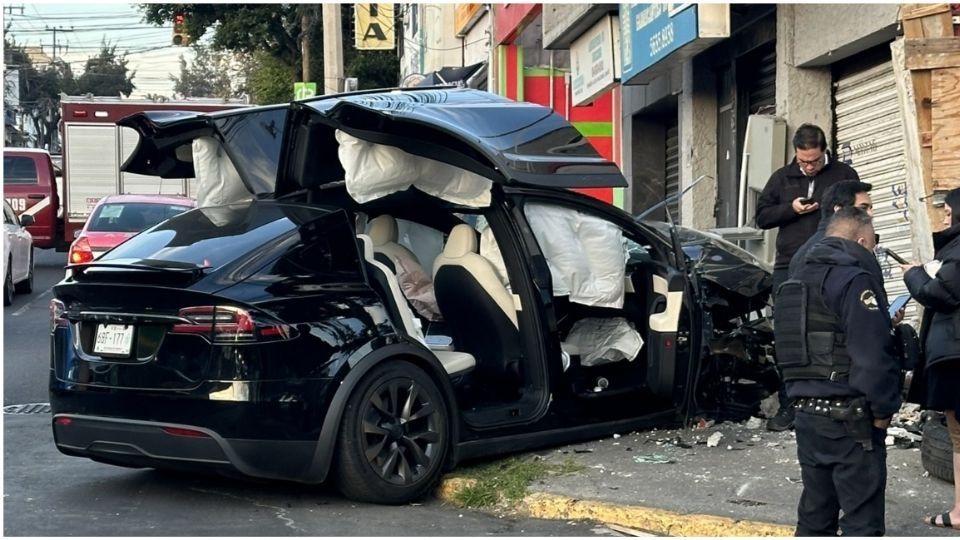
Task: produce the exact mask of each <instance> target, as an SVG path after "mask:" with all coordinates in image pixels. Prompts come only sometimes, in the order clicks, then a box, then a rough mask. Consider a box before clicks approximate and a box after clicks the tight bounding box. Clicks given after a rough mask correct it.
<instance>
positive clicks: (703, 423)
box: [693, 418, 717, 430]
mask: <svg viewBox="0 0 960 540" xmlns="http://www.w3.org/2000/svg"><path fill="white" fill-rule="evenodd" d="M716 423H717V422H716V420H707V419H706V418H698V419H697V423H696V424H695V425H694V426H693V429H696V430H700V429H708V428H711V427H713V425H714V424H716Z"/></svg>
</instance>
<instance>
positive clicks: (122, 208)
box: [87, 202, 190, 233]
mask: <svg viewBox="0 0 960 540" xmlns="http://www.w3.org/2000/svg"><path fill="white" fill-rule="evenodd" d="M189 209H190V206H187V205H183V204H169V203H143V202H130V203H107V204H103V205H100V206H99V207H98V208H97V210H96V211H95V212H94V213H93V215H92V216H90V221H89V223H88V225H87V231H89V232H121V233H136V232H140V231H142V230H144V229H149V228H150V227H153V226H154V225H156V224H157V223H160V222H161V221H166V220H168V219H170V218H172V217H173V216H176V215H177V214H182V213H183V212H186V211H187V210H189Z"/></svg>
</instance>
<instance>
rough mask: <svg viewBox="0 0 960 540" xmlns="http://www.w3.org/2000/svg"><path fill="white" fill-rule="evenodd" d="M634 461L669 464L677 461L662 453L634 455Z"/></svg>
mask: <svg viewBox="0 0 960 540" xmlns="http://www.w3.org/2000/svg"><path fill="white" fill-rule="evenodd" d="M633 462H634V463H657V464H669V463H676V461H675V460H674V459H673V458H670V457H667V456H664V455H661V454H645V455H642V456H633Z"/></svg>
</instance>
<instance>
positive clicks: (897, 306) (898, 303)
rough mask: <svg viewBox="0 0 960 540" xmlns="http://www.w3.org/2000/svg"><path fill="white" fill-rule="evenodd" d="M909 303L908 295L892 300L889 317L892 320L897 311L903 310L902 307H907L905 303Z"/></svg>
mask: <svg viewBox="0 0 960 540" xmlns="http://www.w3.org/2000/svg"><path fill="white" fill-rule="evenodd" d="M909 301H910V295H909V294H901V295H900V296H898V297H896V298H894V299H893V302H890V317H891V318H892V317H893V316H894V315H896V314H897V312H898V311H900V310H901V309H903V306H905V305H907V302H909Z"/></svg>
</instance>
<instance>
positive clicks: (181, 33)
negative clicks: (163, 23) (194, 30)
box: [173, 13, 190, 47]
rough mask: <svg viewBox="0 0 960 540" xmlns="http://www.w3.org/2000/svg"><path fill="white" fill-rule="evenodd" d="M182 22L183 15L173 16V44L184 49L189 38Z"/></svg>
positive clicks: (188, 42)
mask: <svg viewBox="0 0 960 540" xmlns="http://www.w3.org/2000/svg"><path fill="white" fill-rule="evenodd" d="M184 20H185V19H184V17H183V13H177V14H176V15H174V16H173V44H174V45H176V46H178V47H186V46H187V45H189V44H190V36H189V35H187V29H186V27H185V26H184Z"/></svg>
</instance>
